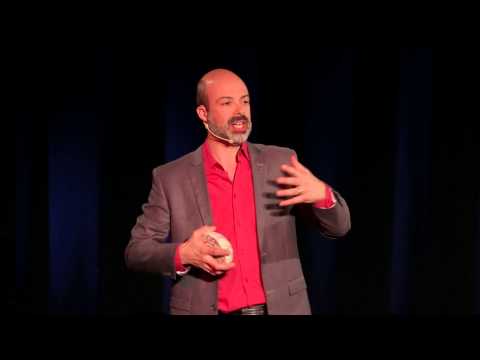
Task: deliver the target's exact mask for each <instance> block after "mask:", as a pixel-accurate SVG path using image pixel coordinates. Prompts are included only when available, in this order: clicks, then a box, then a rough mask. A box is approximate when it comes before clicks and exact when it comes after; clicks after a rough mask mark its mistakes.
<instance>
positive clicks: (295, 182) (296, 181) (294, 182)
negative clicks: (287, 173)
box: [275, 176, 301, 186]
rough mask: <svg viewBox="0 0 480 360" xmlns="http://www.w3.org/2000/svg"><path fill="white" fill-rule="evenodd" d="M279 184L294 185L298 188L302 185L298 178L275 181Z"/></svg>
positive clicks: (284, 178) (280, 178) (283, 178)
mask: <svg viewBox="0 0 480 360" xmlns="http://www.w3.org/2000/svg"><path fill="white" fill-rule="evenodd" d="M275 181H276V182H277V184H282V185H294V186H298V185H300V182H301V181H300V179H298V178H296V177H284V176H282V177H279V178H277V179H276V180H275Z"/></svg>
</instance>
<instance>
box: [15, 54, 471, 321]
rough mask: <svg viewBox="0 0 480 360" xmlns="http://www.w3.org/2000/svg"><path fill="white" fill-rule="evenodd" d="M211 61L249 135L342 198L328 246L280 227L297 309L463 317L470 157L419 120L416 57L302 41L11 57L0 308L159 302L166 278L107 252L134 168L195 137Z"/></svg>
mask: <svg viewBox="0 0 480 360" xmlns="http://www.w3.org/2000/svg"><path fill="white" fill-rule="evenodd" d="M216 67H226V68H229V69H231V70H233V71H234V72H236V73H237V74H238V75H240V76H241V77H242V78H243V79H244V80H245V82H246V83H247V85H248V86H249V89H250V93H251V97H252V120H253V132H252V135H251V137H250V141H252V142H259V143H263V144H274V145H279V146H288V147H290V148H293V149H295V150H296V151H297V153H298V155H299V160H300V161H301V162H302V163H304V164H305V165H306V166H307V167H309V168H310V169H311V170H312V172H314V173H315V174H316V175H317V176H318V177H319V178H321V179H323V180H324V181H326V182H327V183H329V184H330V185H332V186H333V187H334V188H335V189H336V190H338V191H339V192H340V193H341V194H342V195H343V196H344V198H345V199H346V201H347V202H348V204H349V206H350V209H351V216H352V230H351V232H350V233H349V234H348V235H347V236H346V237H345V238H343V239H341V240H338V241H331V240H327V239H323V238H322V237H321V236H320V235H318V233H316V232H315V231H312V230H311V229H309V228H307V227H305V225H304V224H302V223H301V222H300V223H299V224H298V231H299V247H300V251H301V257H302V261H303V267H304V272H305V276H306V279H307V283H308V286H309V294H310V300H311V303H312V310H313V312H314V313H315V314H338V315H391V314H394V315H469V314H478V313H479V312H480V305H479V303H480V285H479V283H480V275H479V271H480V267H479V265H478V263H479V260H480V246H479V233H480V228H479V217H480V212H479V197H478V190H477V186H478V180H477V178H476V177H475V175H474V171H473V170H474V169H475V168H476V167H478V150H477V148H476V144H474V137H475V134H474V132H473V131H472V129H469V128H468V127H465V126H460V122H456V121H455V119H452V121H451V122H449V123H448V124H441V123H439V122H437V121H435V120H434V119H433V114H432V110H433V108H432V87H433V83H432V71H433V69H432V49H431V48H320V47H318V48H317V47H315V46H311V47H310V48H308V49H306V48H298V49H294V48H290V49H288V51H286V50H285V49H284V48H281V47H271V48H266V47H265V48H222V49H209V51H208V52H205V51H204V50H202V49H195V48H192V49H185V50H183V51H182V50H178V49H175V50H174V49H170V48H161V47H155V48H148V47H140V46H138V47H137V48H135V47H128V48H122V47H112V48H107V47H105V48H101V47H88V46H77V47H68V46H58V47H56V48H52V49H48V50H47V49H41V50H39V49H28V48H27V49H22V51H21V52H18V53H17V61H16V63H15V66H14V70H15V71H14V76H15V83H16V86H15V88H14V92H13V93H14V95H15V97H14V106H15V109H16V111H15V124H16V133H15V136H16V193H15V219H16V222H15V228H14V232H15V239H16V242H15V254H16V267H15V276H13V277H12V281H11V291H10V292H9V305H10V306H11V307H12V309H13V310H14V311H16V312H21V313H38V314H80V315H83V314H107V315H129V314H143V313H164V312H165V311H166V310H167V297H168V282H167V281H166V280H164V279H163V278H161V277H159V276H155V275H146V274H139V273H132V272H129V271H127V269H126V268H125V264H124V260H123V251H124V249H125V246H126V245H127V242H128V240H129V237H130V230H131V228H132V227H133V225H134V223H135V221H136V217H137V216H138V215H140V212H141V209H140V207H141V205H142V204H143V203H144V202H145V201H146V199H147V196H148V192H149V190H150V185H151V171H152V169H153V168H154V167H156V166H158V165H161V164H164V163H165V162H167V161H170V160H173V159H176V158H177V157H179V156H181V155H184V154H185V153H187V152H190V151H193V150H194V149H196V148H197V147H198V146H200V144H201V143H202V141H203V139H204V137H205V131H204V129H203V127H202V126H201V124H200V121H199V120H198V119H197V118H196V115H195V90H196V83H197V81H198V79H199V78H200V77H201V76H202V75H203V74H204V73H205V72H207V71H209V70H211V69H213V68H216Z"/></svg>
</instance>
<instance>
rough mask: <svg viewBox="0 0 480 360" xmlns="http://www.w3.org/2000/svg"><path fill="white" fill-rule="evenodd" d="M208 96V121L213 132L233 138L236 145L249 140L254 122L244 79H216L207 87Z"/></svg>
mask: <svg viewBox="0 0 480 360" xmlns="http://www.w3.org/2000/svg"><path fill="white" fill-rule="evenodd" d="M207 86H208V85H207ZM207 98H208V115H207V121H208V126H209V127H210V129H211V130H212V132H214V133H215V134H217V135H219V136H221V137H224V138H228V139H230V140H233V142H234V144H235V145H240V144H242V143H243V142H245V141H247V139H248V136H249V135H250V132H251V131H252V122H251V120H250V119H251V117H250V98H249V95H248V89H247V87H246V86H245V84H244V83H243V81H241V80H240V79H236V78H233V79H232V78H230V79H220V80H218V81H215V82H214V83H212V84H211V85H209V86H208V88H207Z"/></svg>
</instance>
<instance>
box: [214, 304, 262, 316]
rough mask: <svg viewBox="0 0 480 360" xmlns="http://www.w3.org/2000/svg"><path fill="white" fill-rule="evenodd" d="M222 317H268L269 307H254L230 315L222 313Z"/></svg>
mask: <svg viewBox="0 0 480 360" xmlns="http://www.w3.org/2000/svg"><path fill="white" fill-rule="evenodd" d="M220 315H267V307H266V306H265V304H260V305H253V306H248V307H244V308H241V309H238V310H235V311H232V312H229V313H222V312H220Z"/></svg>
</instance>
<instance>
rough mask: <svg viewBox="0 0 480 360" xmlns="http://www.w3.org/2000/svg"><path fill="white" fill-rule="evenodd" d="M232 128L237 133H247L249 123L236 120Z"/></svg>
mask: <svg viewBox="0 0 480 360" xmlns="http://www.w3.org/2000/svg"><path fill="white" fill-rule="evenodd" d="M231 127H232V128H233V130H234V131H235V132H245V131H247V128H248V123H247V121H246V120H236V121H234V122H232V124H231Z"/></svg>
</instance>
